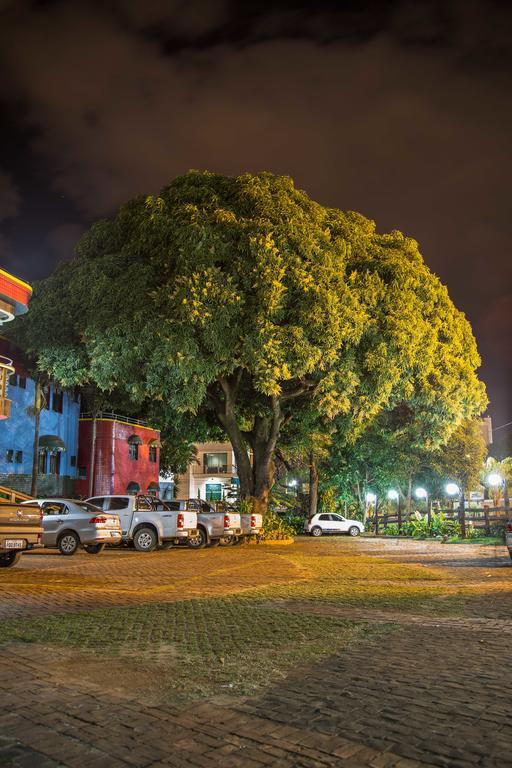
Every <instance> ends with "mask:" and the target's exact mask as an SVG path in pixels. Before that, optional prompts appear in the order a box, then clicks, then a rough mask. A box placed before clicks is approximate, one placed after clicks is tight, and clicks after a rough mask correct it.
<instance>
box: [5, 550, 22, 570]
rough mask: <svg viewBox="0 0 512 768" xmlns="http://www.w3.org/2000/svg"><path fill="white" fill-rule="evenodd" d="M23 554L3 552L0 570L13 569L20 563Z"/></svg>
mask: <svg viewBox="0 0 512 768" xmlns="http://www.w3.org/2000/svg"><path fill="white" fill-rule="evenodd" d="M20 557H21V552H2V554H1V555H0V568H12V567H13V565H16V563H17V562H19V559H20Z"/></svg>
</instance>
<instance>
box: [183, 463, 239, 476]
mask: <svg viewBox="0 0 512 768" xmlns="http://www.w3.org/2000/svg"><path fill="white" fill-rule="evenodd" d="M236 473H237V469H236V467H235V465H234V464H217V465H215V466H212V465H210V464H206V463H203V464H196V463H194V464H192V474H193V475H236Z"/></svg>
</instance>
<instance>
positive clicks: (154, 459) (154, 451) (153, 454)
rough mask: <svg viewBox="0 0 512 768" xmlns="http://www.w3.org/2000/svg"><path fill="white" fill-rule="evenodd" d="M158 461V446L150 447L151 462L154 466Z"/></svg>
mask: <svg viewBox="0 0 512 768" xmlns="http://www.w3.org/2000/svg"><path fill="white" fill-rule="evenodd" d="M157 459H158V454H157V447H156V445H150V446H149V460H150V461H151V462H152V464H156V462H157Z"/></svg>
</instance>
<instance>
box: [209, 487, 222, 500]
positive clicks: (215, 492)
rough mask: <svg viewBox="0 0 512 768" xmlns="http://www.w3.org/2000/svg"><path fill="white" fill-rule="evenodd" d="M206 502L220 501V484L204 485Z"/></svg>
mask: <svg viewBox="0 0 512 768" xmlns="http://www.w3.org/2000/svg"><path fill="white" fill-rule="evenodd" d="M206 501H222V483H206Z"/></svg>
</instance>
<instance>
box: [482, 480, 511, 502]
mask: <svg viewBox="0 0 512 768" xmlns="http://www.w3.org/2000/svg"><path fill="white" fill-rule="evenodd" d="M487 482H488V483H489V485H490V486H491V487H493V488H501V487H502V486H503V505H504V507H505V509H509V508H510V499H509V496H508V483H507V478H506V477H502V476H501V475H500V474H499V473H498V472H491V473H490V474H489V475H488V476H487ZM498 501H499V498H498ZM495 506H497V505H495Z"/></svg>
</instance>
